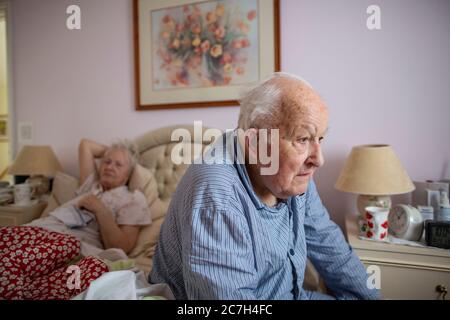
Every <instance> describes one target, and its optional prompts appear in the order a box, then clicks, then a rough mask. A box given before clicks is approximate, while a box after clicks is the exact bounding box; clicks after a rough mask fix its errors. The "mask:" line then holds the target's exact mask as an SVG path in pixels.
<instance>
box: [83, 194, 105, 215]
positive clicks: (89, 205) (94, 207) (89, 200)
mask: <svg viewBox="0 0 450 320" xmlns="http://www.w3.org/2000/svg"><path fill="white" fill-rule="evenodd" d="M78 208H80V209H81V208H82V209H86V210H87V211H89V212H92V213H93V214H95V215H96V216H97V214H98V213H101V212H106V211H108V208H106V206H105V205H104V204H103V202H101V201H100V200H99V199H98V198H97V197H96V196H94V195H92V194H90V195H87V196H85V197H83V198H81V200H80V201H78Z"/></svg>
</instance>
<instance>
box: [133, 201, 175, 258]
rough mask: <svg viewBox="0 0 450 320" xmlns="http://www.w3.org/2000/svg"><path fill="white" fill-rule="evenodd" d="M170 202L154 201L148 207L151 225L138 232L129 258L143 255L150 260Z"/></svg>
mask: <svg viewBox="0 0 450 320" xmlns="http://www.w3.org/2000/svg"><path fill="white" fill-rule="evenodd" d="M169 203H170V200H165V201H161V200H160V199H159V198H158V199H156V200H155V201H154V202H153V204H152V206H151V207H150V212H151V214H152V218H153V221H152V224H151V225H148V226H145V227H142V228H141V230H140V231H139V235H138V239H137V241H136V245H135V246H134V248H133V250H132V251H131V252H130V253H129V254H128V256H129V257H130V258H136V257H137V256H139V255H141V254H142V253H144V255H145V256H146V257H148V258H152V257H153V255H154V253H155V252H154V248H155V246H156V244H157V243H158V238H159V232H160V230H161V225H162V223H163V222H164V218H165V215H166V213H167V209H168V208H169Z"/></svg>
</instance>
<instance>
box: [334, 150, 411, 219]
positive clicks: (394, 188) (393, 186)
mask: <svg viewBox="0 0 450 320" xmlns="http://www.w3.org/2000/svg"><path fill="white" fill-rule="evenodd" d="M335 188H336V189H338V190H340V191H345V192H350V193H355V194H358V195H359V196H358V200H357V206H358V211H359V212H360V214H361V216H364V208H365V207H367V206H377V207H384V208H390V207H391V205H392V202H391V197H390V195H394V194H402V193H407V192H411V191H413V190H414V189H415V187H414V184H413V183H412V181H411V179H410V178H409V176H408V174H407V173H406V171H405V169H404V168H403V166H402V164H401V163H400V160H399V159H398V158H397V156H396V155H395V153H394V150H393V149H392V147H391V146H389V145H386V144H373V145H361V146H355V147H354V148H353V149H352V151H351V152H350V155H349V156H348V158H347V161H346V163H345V165H344V168H343V169H342V171H341V173H340V176H339V178H338V180H337V182H336V185H335Z"/></svg>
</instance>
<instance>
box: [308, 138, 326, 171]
mask: <svg viewBox="0 0 450 320" xmlns="http://www.w3.org/2000/svg"><path fill="white" fill-rule="evenodd" d="M308 161H309V162H310V163H311V164H312V165H314V166H315V167H321V166H322V165H323V164H324V162H325V160H324V158H323V154H322V146H321V145H320V143H319V142H317V141H314V142H312V143H311V144H310V150H309V157H308Z"/></svg>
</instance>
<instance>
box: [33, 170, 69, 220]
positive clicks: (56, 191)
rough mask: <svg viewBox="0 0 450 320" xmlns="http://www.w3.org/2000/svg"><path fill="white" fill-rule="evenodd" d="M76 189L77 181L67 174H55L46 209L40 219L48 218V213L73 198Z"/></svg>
mask: <svg viewBox="0 0 450 320" xmlns="http://www.w3.org/2000/svg"><path fill="white" fill-rule="evenodd" d="M77 189H78V179H77V178H75V177H72V176H70V175H68V174H65V173H62V172H57V173H56V175H55V178H54V179H53V189H52V193H51V195H50V198H49V200H48V204H47V207H46V208H45V210H44V212H43V213H42V215H41V218H43V217H46V216H48V214H49V213H50V212H52V211H53V210H55V209H56V208H57V207H59V206H60V205H62V204H64V203H66V202H67V201H69V200H72V199H73V198H75V196H76V194H75V191H76V190H77Z"/></svg>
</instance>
